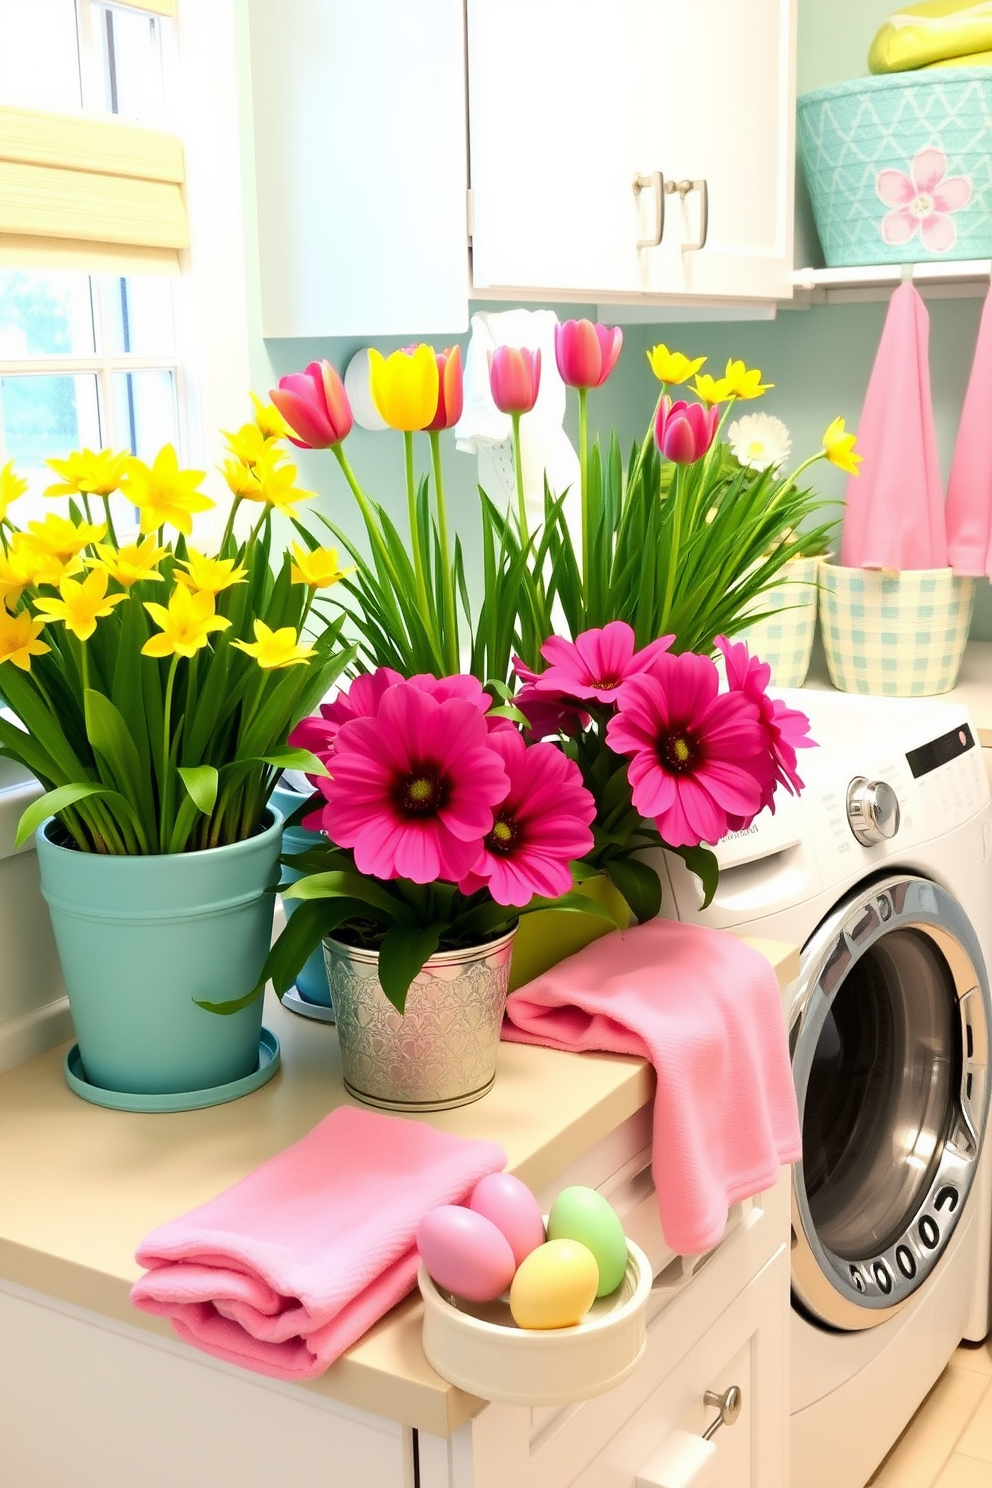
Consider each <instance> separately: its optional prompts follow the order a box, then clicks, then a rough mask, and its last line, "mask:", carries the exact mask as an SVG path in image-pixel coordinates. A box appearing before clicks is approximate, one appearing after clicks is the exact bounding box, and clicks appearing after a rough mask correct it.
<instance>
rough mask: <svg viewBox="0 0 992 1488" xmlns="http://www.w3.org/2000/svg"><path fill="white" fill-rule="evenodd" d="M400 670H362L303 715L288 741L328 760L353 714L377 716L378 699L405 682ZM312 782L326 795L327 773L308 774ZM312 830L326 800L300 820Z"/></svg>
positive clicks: (320, 822) (321, 822)
mask: <svg viewBox="0 0 992 1488" xmlns="http://www.w3.org/2000/svg"><path fill="white" fill-rule="evenodd" d="M402 681H403V678H402V677H401V675H400V673H399V672H394V671H393V669H392V667H378V668H377V669H376V670H375V671H374V672H363V673H362V675H361V676H360V677H356V678H355V680H354V682H352V684H351V686H350V688H347V689H344V688H343V689H342V690H341V691H340V692H339V693H338V695H337V697H336V698H335V699H334V701H333V702H331V703H321V705H320V710H319V712H317V713H311V715H310V716H309V717H308V718H303V719H301V720H300V722H299V723H298V724H297V725H296V727H295V729H294V730H293V732H292V733H291V734H290V736H289V738H288V740H287V741H286V742H287V743H289V744H291V745H292V746H293V748H294V749H309V750H310V752H311V753H312V754H315V755H316V756H317V758H318V759H319V760H320V761H321V762H322V763H323V764H325V765H326V764H327V763H328V761H329V760H330V758H331V755H332V754H333V753H334V740H335V739H336V738H337V733H338V730H339V729H340V727H341V725H342V724H343V723H347V722H348V720H349V719H350V718H374V717H375V715H376V713H377V712H378V711H379V702H380V700H381V698H382V696H383V694H384V693H385V691H386V689H387V688H388V687H392V686H393V684H394V682H402ZM307 779H308V780H309V781H310V784H311V785H312V786H314V788H315V789H316V790H317V791H319V792H320V794H321V795H324V796H326V794H327V793H326V791H325V790H324V786H325V785H326V784H327V783H328V781H327V777H326V776H325V775H308V776H307ZM300 825H301V826H303V827H305V828H306V830H307V831H309V832H320V831H322V830H323V825H324V808H323V802H320V803H319V804H318V805H317V808H316V810H314V811H311V812H310V813H309V814H308V815H307V816H305V817H304V818H303V820H302V822H301V824H300Z"/></svg>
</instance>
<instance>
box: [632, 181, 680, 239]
mask: <svg viewBox="0 0 992 1488" xmlns="http://www.w3.org/2000/svg"><path fill="white" fill-rule="evenodd" d="M652 186H653V187H654V236H653V237H651V238H638V240H637V246H638V248H657V247H658V244H659V243H660V242H661V239H662V234H663V233H664V231H665V192H666V191H669V190H670V189H671V183H670V182H669V183H667V184H666V182H665V178H664V176H663V175H662V173H661V171H652V172H651V174H650V175H649V176H635V177H634V180H633V182H632V189H633V192H634V197H635V198H636V199H637V200H640V195H641V192H642V191H647V190H649V188H650V187H652Z"/></svg>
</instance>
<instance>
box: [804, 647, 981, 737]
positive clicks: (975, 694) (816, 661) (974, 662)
mask: <svg viewBox="0 0 992 1488" xmlns="http://www.w3.org/2000/svg"><path fill="white" fill-rule="evenodd" d="M805 685H806V686H807V687H812V688H816V689H817V690H819V689H824V688H826V689H830V688H831V687H832V684H831V681H830V674H829V672H828V671H827V660H826V657H825V656H824V654H823V649H822V646H821V645H820V641H819V637H818V638H817V644H816V647H815V649H814V651H813V659H812V661H811V663H810V669H809V676H808V677H807V678H806V684H805ZM939 701H941V702H948V703H955V702H959V703H964V705H965V707H966V708H967V709H968V712H969V713H970V714H971V717H972V721H973V722H974V725H975V730H976V732H977V734H978V742H979V744H980V745H981V746H982V748H983V749H989V750H992V641H969V642H968V644H967V646H966V647H965V649H964V660H963V661H962V663H961V671H960V673H959V675H958V681H957V686H956V687H955V688H953V690H952V691H951V692H944V693H941V694H940V695H939Z"/></svg>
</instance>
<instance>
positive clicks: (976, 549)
mask: <svg viewBox="0 0 992 1488" xmlns="http://www.w3.org/2000/svg"><path fill="white" fill-rule="evenodd" d="M947 561H948V563H949V564H950V565H951V567H952V568H953V569H954V570H955V572H956V573H959V574H975V575H977V576H979V577H980V576H981V575H982V574H988V575H990V577H992V290H990V291H989V293H988V294H987V295H986V297H985V308H984V310H983V311H982V319H981V324H980V325H979V327H978V343H977V345H976V347H975V360H974V361H973V362H972V366H971V377H970V378H969V380H968V391H967V392H966V393H965V398H964V407H963V409H962V410H961V424H960V426H959V428H958V437H957V443H956V444H955V446H954V459H953V461H952V464H951V478H950V480H949V481H948V483H947Z"/></svg>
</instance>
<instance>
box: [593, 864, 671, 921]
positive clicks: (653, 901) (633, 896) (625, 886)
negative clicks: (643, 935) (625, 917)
mask: <svg viewBox="0 0 992 1488" xmlns="http://www.w3.org/2000/svg"><path fill="white" fill-rule="evenodd" d="M604 866H605V868H606V872H607V873H608V875H609V877H610V878H611V879H612V880H613V883H614V884H615V885H616V887H617V888H618V889H619V890H620V893H621V894H622V895H623V897H624V898H625V899H626V901H627V903H628V904H629V905H630V909H631V913H632V914H633V915H634V918H635V919H636V920H637V922H638V924H641V925H643V924H644V922H645V920H653V919H654V917H655V915H656V914H657V913H658V911H659V910H660V909H661V879H660V878H659V877H658V875H657V873H656V872H655V870H654V869H653V868H649V867H648V865H647V863H641V862H639V861H638V859H637V858H611V859H610V860H609V861H608V862H607V863H606V864H605V865H604Z"/></svg>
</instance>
